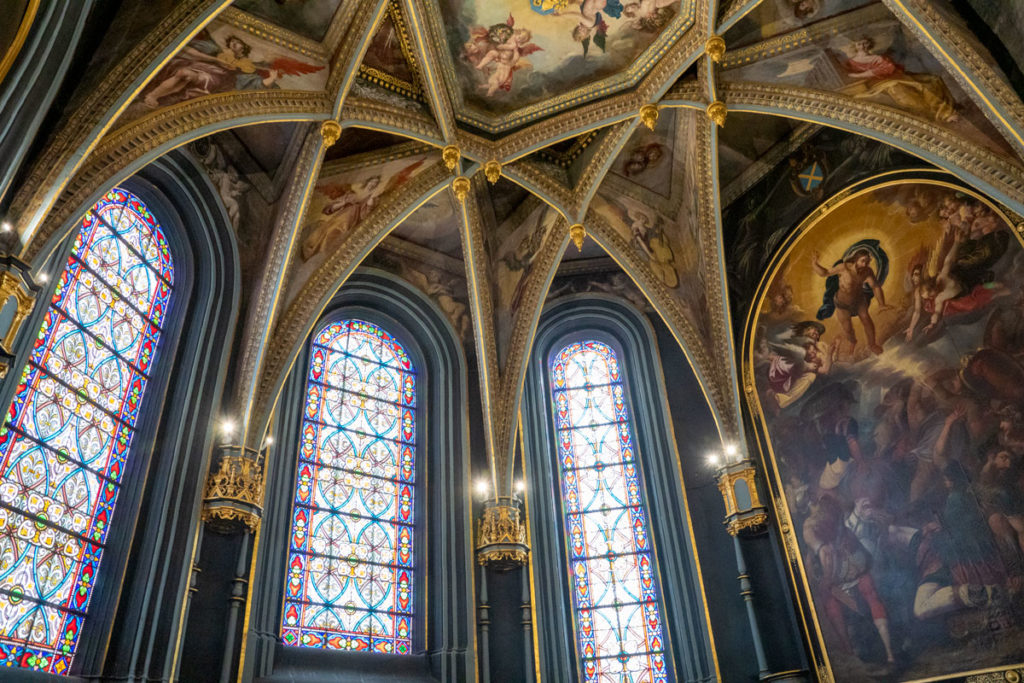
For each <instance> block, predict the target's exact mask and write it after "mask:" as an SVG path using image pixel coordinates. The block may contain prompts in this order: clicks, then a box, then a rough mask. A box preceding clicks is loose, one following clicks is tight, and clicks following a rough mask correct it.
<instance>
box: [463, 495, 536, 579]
mask: <svg viewBox="0 0 1024 683" xmlns="http://www.w3.org/2000/svg"><path fill="white" fill-rule="evenodd" d="M529 554H530V546H528V545H527V544H526V525H525V524H524V523H523V522H522V520H521V519H520V512H519V501H518V500H517V499H516V498H512V497H506V496H502V497H499V498H498V499H497V500H489V501H487V503H485V506H484V512H483V515H481V517H480V525H479V527H478V530H477V535H476V560H477V562H478V563H479V564H482V565H487V566H488V567H490V568H492V569H496V570H498V571H508V570H509V569H514V568H515V567H520V566H522V565H524V564H526V559H527V557H528V556H529Z"/></svg>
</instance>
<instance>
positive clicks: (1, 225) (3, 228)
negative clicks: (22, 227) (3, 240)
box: [0, 221, 13, 232]
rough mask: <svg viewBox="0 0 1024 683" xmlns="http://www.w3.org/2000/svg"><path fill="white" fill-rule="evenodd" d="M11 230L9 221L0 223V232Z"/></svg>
mask: <svg viewBox="0 0 1024 683" xmlns="http://www.w3.org/2000/svg"><path fill="white" fill-rule="evenodd" d="M12 229H13V228H12V227H11V223H10V221H4V222H3V223H0V232H10V231H11V230H12Z"/></svg>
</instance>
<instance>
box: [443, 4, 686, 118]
mask: <svg viewBox="0 0 1024 683" xmlns="http://www.w3.org/2000/svg"><path fill="white" fill-rule="evenodd" d="M679 11H680V0H636V1H629V0H627V1H626V2H623V1H622V0H534V1H531V2H522V3H508V2H489V1H485V0H444V1H443V2H442V3H441V13H442V17H443V20H444V25H445V27H446V30H447V37H448V42H449V46H450V48H451V53H452V58H453V61H454V62H455V66H456V71H457V74H458V78H459V81H460V84H461V87H462V90H463V92H464V94H465V97H466V99H467V101H471V102H473V103H474V104H477V105H480V106H481V107H482V108H483V109H484V110H486V111H489V112H492V113H507V112H509V111H512V110H513V109H517V108H519V107H523V106H526V105H529V104H532V103H534V102H538V101H540V100H542V99H544V98H546V97H548V96H551V95H559V94H563V93H565V92H566V91H567V90H570V89H573V88H577V87H579V86H583V85H586V84H588V83H590V82H592V81H595V80H598V79H600V78H603V77H605V76H608V75H610V74H612V73H614V72H617V71H620V70H623V69H626V68H628V67H629V66H631V65H632V64H633V62H634V61H635V60H636V59H637V58H638V57H639V56H640V55H641V54H642V53H643V52H644V51H645V50H646V49H647V48H648V47H650V46H651V45H652V44H653V43H654V42H655V40H656V39H657V38H658V37H659V36H660V35H661V33H662V32H663V31H664V30H665V29H666V28H667V27H668V26H669V25H670V24H671V23H672V22H673V20H674V19H676V18H677V16H678V14H679Z"/></svg>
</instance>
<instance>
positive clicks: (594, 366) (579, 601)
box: [550, 340, 668, 683]
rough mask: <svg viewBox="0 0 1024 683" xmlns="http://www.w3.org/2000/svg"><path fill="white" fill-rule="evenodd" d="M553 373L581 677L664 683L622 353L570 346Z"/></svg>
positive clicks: (598, 345) (599, 346) (593, 345)
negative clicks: (621, 370) (619, 357)
mask: <svg viewBox="0 0 1024 683" xmlns="http://www.w3.org/2000/svg"><path fill="white" fill-rule="evenodd" d="M550 371H551V375H550V384H551V397H552V401H553V405H554V416H555V429H556V442H557V448H558V462H559V472H560V475H561V492H562V515H563V518H564V524H565V533H566V539H567V543H568V546H569V548H568V559H569V567H568V569H569V583H570V590H571V594H572V605H573V609H574V613H575V627H576V648H577V656H578V659H579V662H580V665H581V667H582V670H583V679H584V680H585V681H595V682H599V681H600V682H604V681H607V682H609V683H611V682H613V681H614V682H616V683H621V682H623V681H628V682H630V683H639V682H641V681H644V682H655V681H666V680H668V667H667V664H666V654H665V635H664V625H663V620H662V616H661V608H660V605H659V587H658V581H657V568H656V565H655V560H654V554H653V551H652V541H651V537H650V531H649V524H648V511H647V505H646V501H645V493H644V486H643V483H642V480H641V472H640V465H639V462H638V455H637V451H636V446H635V444H634V438H633V435H632V425H631V419H630V414H629V407H628V405H627V403H626V397H625V390H624V386H623V381H622V377H621V376H620V374H619V363H618V359H617V357H616V353H615V351H614V350H613V349H612V348H611V347H610V346H609V345H607V344H605V343H603V342H600V341H596V340H583V341H574V342H572V343H570V344H568V345H566V346H564V347H563V348H562V349H561V350H560V351H559V352H558V353H556V354H555V355H554V357H553V358H552V360H551V364H550Z"/></svg>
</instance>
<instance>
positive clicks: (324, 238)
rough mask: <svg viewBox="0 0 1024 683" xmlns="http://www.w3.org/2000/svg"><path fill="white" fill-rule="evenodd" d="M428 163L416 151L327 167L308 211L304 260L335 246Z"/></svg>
mask: <svg viewBox="0 0 1024 683" xmlns="http://www.w3.org/2000/svg"><path fill="white" fill-rule="evenodd" d="M427 166H428V164H427V157H426V155H425V154H417V155H413V156H407V157H404V158H401V159H395V160H393V161H387V162H384V163H381V164H375V165H368V166H359V167H357V168H353V169H348V170H341V169H340V168H339V167H337V166H335V167H334V168H333V169H332V168H326V169H324V171H323V172H321V175H320V179H319V180H318V181H317V184H316V188H315V189H314V191H313V194H312V196H311V197H310V203H309V208H308V209H307V212H306V226H305V229H304V236H303V238H302V247H301V252H300V253H301V257H302V260H303V261H309V260H310V259H312V258H313V257H315V256H317V255H319V254H323V253H326V252H329V251H330V250H331V249H332V248H334V247H336V246H337V245H338V244H339V243H340V242H341V239H342V238H343V237H344V236H345V235H346V234H348V233H349V232H350V231H351V230H352V229H353V228H354V227H355V226H356V225H357V224H358V223H359V222H360V221H362V220H363V219H364V218H366V217H367V216H368V215H370V213H371V212H372V211H373V210H374V209H375V208H377V205H378V204H379V203H380V201H381V200H382V198H384V197H386V196H387V195H389V194H390V193H391V192H394V191H395V190H397V189H398V188H399V187H401V186H402V185H404V184H405V183H407V182H408V181H409V180H410V179H412V177H413V176H415V175H416V174H417V173H419V172H420V171H422V170H424V169H425V168H427Z"/></svg>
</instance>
